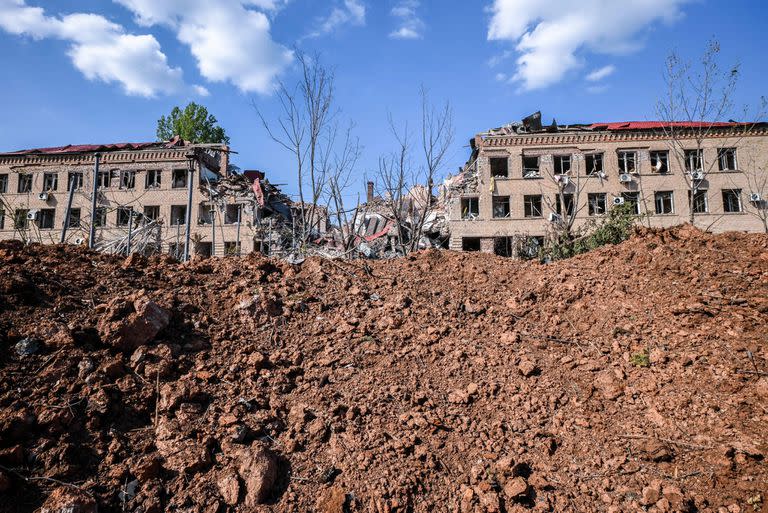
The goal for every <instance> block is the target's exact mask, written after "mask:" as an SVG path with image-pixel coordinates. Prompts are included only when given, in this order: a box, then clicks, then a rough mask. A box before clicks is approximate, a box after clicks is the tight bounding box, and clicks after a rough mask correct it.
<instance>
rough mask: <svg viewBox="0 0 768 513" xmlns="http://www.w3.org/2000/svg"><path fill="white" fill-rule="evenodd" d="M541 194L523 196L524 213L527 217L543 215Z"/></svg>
mask: <svg viewBox="0 0 768 513" xmlns="http://www.w3.org/2000/svg"><path fill="white" fill-rule="evenodd" d="M541 203H542V198H541V194H536V195H531V196H523V214H524V215H525V217H541V212H542V209H541Z"/></svg>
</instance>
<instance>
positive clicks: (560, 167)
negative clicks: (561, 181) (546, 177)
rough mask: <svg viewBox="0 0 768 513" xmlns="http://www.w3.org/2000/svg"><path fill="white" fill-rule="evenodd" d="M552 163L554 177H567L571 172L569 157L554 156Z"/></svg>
mask: <svg viewBox="0 0 768 513" xmlns="http://www.w3.org/2000/svg"><path fill="white" fill-rule="evenodd" d="M554 163H555V174H556V175H567V174H568V173H570V172H571V156H570V155H555V158H554Z"/></svg>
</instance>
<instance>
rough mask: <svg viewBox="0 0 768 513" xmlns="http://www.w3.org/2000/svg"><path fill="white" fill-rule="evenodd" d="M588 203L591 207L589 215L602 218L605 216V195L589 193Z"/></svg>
mask: <svg viewBox="0 0 768 513" xmlns="http://www.w3.org/2000/svg"><path fill="white" fill-rule="evenodd" d="M587 202H588V206H589V215H591V216H601V215H603V214H605V211H606V209H607V208H606V204H605V193H603V192H597V193H589V194H587Z"/></svg>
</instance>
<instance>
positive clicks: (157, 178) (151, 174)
mask: <svg viewBox="0 0 768 513" xmlns="http://www.w3.org/2000/svg"><path fill="white" fill-rule="evenodd" d="M161 178H162V173H161V172H160V170H159V169H150V170H148V171H147V178H146V181H145V183H144V187H145V188H146V189H159V188H160V183H161Z"/></svg>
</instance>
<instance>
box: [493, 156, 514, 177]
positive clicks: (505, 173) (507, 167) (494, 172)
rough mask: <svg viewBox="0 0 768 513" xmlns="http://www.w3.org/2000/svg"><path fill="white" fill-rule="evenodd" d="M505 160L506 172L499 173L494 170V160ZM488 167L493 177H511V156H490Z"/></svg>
mask: <svg viewBox="0 0 768 513" xmlns="http://www.w3.org/2000/svg"><path fill="white" fill-rule="evenodd" d="M500 161H503V162H504V173H503V174H497V173H496V171H495V170H494V162H497V163H498V162H500ZM488 169H489V172H490V173H491V178H509V157H488Z"/></svg>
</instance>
